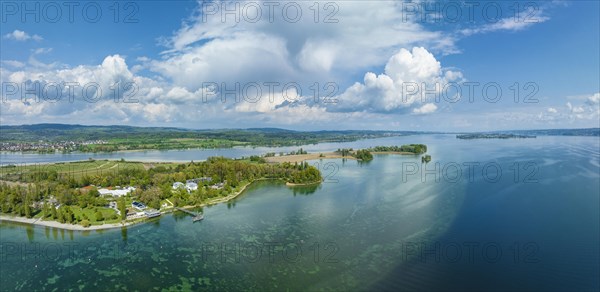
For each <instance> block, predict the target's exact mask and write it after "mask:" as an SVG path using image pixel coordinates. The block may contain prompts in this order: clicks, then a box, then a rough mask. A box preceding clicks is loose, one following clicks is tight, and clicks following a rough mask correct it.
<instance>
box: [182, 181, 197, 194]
mask: <svg viewBox="0 0 600 292" xmlns="http://www.w3.org/2000/svg"><path fill="white" fill-rule="evenodd" d="M185 188H186V189H187V190H188V192H191V191H195V190H197V189H198V184H197V183H193V182H189V183H186V184H185Z"/></svg>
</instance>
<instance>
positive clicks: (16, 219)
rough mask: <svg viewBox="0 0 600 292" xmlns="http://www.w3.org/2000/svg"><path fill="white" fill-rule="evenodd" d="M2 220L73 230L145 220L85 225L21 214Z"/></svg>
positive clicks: (93, 228)
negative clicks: (44, 219) (22, 215)
mask: <svg viewBox="0 0 600 292" xmlns="http://www.w3.org/2000/svg"><path fill="white" fill-rule="evenodd" d="M2 221H6V222H11V223H23V224H30V225H33V226H44V227H52V228H57V229H64V230H71V231H87V230H105V229H115V228H122V227H127V226H131V225H134V224H138V223H142V222H144V221H139V222H137V221H131V222H125V223H110V224H102V225H90V226H89V227H83V226H81V225H79V224H67V223H60V222H58V221H43V220H41V219H40V218H26V217H19V216H8V215H0V222H2Z"/></svg>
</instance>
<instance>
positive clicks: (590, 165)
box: [0, 135, 600, 291]
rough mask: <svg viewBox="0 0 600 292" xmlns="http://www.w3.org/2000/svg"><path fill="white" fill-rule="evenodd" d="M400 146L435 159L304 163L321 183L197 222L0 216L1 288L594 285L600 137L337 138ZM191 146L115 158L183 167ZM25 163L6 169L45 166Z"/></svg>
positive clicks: (220, 210) (264, 188)
mask: <svg viewBox="0 0 600 292" xmlns="http://www.w3.org/2000/svg"><path fill="white" fill-rule="evenodd" d="M404 143H425V144H427V145H428V147H429V151H428V152H429V154H431V155H432V158H433V160H432V162H430V163H429V164H428V165H427V166H424V165H422V164H421V163H420V159H419V158H418V157H413V156H396V155H376V156H375V159H374V160H373V161H372V162H370V163H358V162H356V161H350V160H349V161H343V160H324V161H313V162H312V164H317V163H318V166H319V167H320V168H321V170H322V172H323V174H324V176H325V177H326V180H325V182H324V183H322V184H321V185H320V186H317V187H301V188H288V187H286V186H285V185H283V184H277V183H273V182H260V183H256V184H254V185H252V186H251V187H250V188H249V189H248V190H247V191H246V192H245V193H244V194H243V195H242V196H240V197H238V198H237V199H236V200H235V201H233V202H231V203H229V204H219V205H215V206H212V207H209V208H205V209H204V214H205V219H204V220H203V221H201V222H196V223H192V221H191V218H190V216H189V215H185V214H182V213H175V214H169V215H164V216H161V218H159V219H156V220H154V221H152V222H150V223H146V224H142V225H137V226H132V227H129V228H126V229H122V230H121V229H116V230H106V231H99V232H96V231H87V232H70V231H63V230H57V229H52V228H45V227H32V226H26V225H19V224H13V223H1V224H0V237H1V238H0V240H1V242H0V244H1V246H0V261H1V262H0V263H1V264H0V276H1V277H0V290H2V291H11V290H15V289H16V290H25V291H30V290H34V289H35V290H41V289H48V290H52V289H55V288H56V289H59V290H65V289H86V290H90V289H93V290H116V289H128V290H140V291H146V290H150V289H153V288H159V287H160V288H168V289H174V290H199V289H210V290H241V289H244V290H259V291H265V290H286V289H289V290H321V289H324V290H348V289H351V290H415V289H422V290H457V289H461V290H481V289H489V290H527V289H534V290H557V291H564V290H596V291H597V290H598V289H599V288H600V284H599V278H598V274H599V272H600V263H599V261H600V255H599V246H600V234H599V233H600V231H599V228H600V226H599V221H600V212H599V210H600V200H599V196H600V153H599V150H598V149H599V148H600V141H599V139H598V137H538V138H537V139H520V140H470V141H466V140H458V139H455V138H454V137H453V136H450V135H424V136H410V137H393V138H385V139H375V140H364V141H357V142H353V143H345V145H352V146H350V147H354V148H360V147H365V146H370V145H397V144H404ZM311 147H314V148H311ZM341 147H346V146H340V145H339V144H322V145H314V146H310V147H304V148H305V149H308V150H309V151H314V150H315V149H318V151H326V150H333V149H337V148H341ZM295 148H296V147H293V148H290V149H295ZM236 151H238V152H236ZM239 151H249V152H252V151H255V150H252V149H243V150H238V149H227V150H219V151H217V152H218V153H228V154H227V155H225V156H229V155H231V156H234V157H235V156H236V155H240V153H247V152H239ZM263 152H266V151H263ZM203 153H204V152H202V151H199V150H189V151H167V152H134V153H133V154H130V153H126V154H123V155H127V156H125V157H124V158H125V159H127V160H138V159H141V158H148V159H144V160H152V159H153V158H158V159H156V160H171V159H173V158H177V157H180V158H181V159H177V160H185V161H186V160H192V159H193V160H200V159H202V157H204V156H203V155H204V154H203ZM256 153H262V152H261V149H259V150H257V152H256ZM161 155H162V156H161ZM220 155H223V154H220ZM244 155H248V154H244ZM59 156H62V155H59ZM3 157H5V156H3ZM11 157H13V158H14V157H16V156H14V155H13V156H11ZM44 157H47V156H44ZM69 157H70V156H69ZM117 157H118V158H120V156H119V155H117ZM117 157H115V158H117ZM27 159H29V160H28V161H16V162H35V161H36V160H39V159H42V158H35V157H34V156H32V158H27ZM43 159H44V160H43V161H52V159H47V158H43ZM53 159H54V158H53ZM59 159H62V158H59ZM86 159H87V157H86ZM436 163H438V164H437V169H438V170H437V171H436ZM425 167H426V169H425V172H423V170H424V168H425ZM500 172H501V174H500Z"/></svg>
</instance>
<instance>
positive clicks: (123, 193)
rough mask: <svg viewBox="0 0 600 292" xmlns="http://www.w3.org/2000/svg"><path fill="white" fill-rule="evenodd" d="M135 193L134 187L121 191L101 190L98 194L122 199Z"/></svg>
mask: <svg viewBox="0 0 600 292" xmlns="http://www.w3.org/2000/svg"><path fill="white" fill-rule="evenodd" d="M133 191H135V188H134V187H126V188H124V189H120V190H109V189H99V190H98V193H100V195H101V196H113V197H122V196H126V195H127V194H129V193H131V192H133Z"/></svg>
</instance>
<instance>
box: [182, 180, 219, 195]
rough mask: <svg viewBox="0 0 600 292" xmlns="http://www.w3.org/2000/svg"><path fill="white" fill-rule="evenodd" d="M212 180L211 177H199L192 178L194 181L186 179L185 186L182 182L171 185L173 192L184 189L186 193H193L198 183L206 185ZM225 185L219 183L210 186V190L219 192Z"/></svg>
mask: <svg viewBox="0 0 600 292" xmlns="http://www.w3.org/2000/svg"><path fill="white" fill-rule="evenodd" d="M211 181H212V178H211V177H206V176H204V177H200V178H194V179H188V180H187V181H186V182H185V184H184V183H182V182H175V183H173V190H179V189H185V190H187V191H188V193H190V192H192V191H195V190H197V189H198V184H199V183H206V182H211ZM224 185H225V182H221V183H216V184H213V185H211V186H210V188H211V189H215V190H220V189H222V188H223V186H224Z"/></svg>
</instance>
